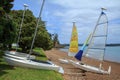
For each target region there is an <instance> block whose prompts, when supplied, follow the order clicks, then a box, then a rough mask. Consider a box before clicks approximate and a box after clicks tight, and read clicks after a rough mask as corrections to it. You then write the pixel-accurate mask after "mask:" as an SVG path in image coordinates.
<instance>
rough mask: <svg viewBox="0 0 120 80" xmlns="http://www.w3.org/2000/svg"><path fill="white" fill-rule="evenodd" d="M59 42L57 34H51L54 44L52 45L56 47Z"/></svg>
mask: <svg viewBox="0 0 120 80" xmlns="http://www.w3.org/2000/svg"><path fill="white" fill-rule="evenodd" d="M59 44H60V43H59V40H58V34H56V33H55V34H54V36H53V45H54V47H56V46H57V45H59Z"/></svg>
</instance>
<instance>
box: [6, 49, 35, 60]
mask: <svg viewBox="0 0 120 80" xmlns="http://www.w3.org/2000/svg"><path fill="white" fill-rule="evenodd" d="M5 56H8V57H12V58H15V59H27V57H28V56H29V54H26V53H20V52H15V51H5ZM30 59H35V56H33V55H30Z"/></svg>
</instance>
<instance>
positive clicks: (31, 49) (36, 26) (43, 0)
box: [28, 0, 45, 59]
mask: <svg viewBox="0 0 120 80" xmlns="http://www.w3.org/2000/svg"><path fill="white" fill-rule="evenodd" d="M44 3H45V0H43V2H42V5H41V9H40V13H39V18H38V20H37V25H36V29H35V33H34V37H33V41H32V45H31V48H30V52H29V56H28V59H29V58H30V54H31V53H32V48H33V45H34V42H35V37H36V34H37V29H38V26H39V21H40V19H41V14H42V10H43V6H44Z"/></svg>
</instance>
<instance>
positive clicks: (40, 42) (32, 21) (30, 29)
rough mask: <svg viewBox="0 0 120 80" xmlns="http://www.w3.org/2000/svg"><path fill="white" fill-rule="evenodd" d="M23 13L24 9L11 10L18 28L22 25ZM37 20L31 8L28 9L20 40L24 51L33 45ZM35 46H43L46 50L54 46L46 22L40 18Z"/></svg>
mask: <svg viewBox="0 0 120 80" xmlns="http://www.w3.org/2000/svg"><path fill="white" fill-rule="evenodd" d="M22 13H23V10H18V11H15V10H14V11H12V12H11V15H12V16H13V18H14V22H15V23H16V25H17V28H19V26H20V22H21V19H22ZM36 20H37V19H36V18H35V17H34V15H33V13H32V12H31V11H30V10H26V13H25V17H24V21H23V27H22V32H21V37H20V41H19V45H20V47H21V48H22V51H23V52H26V51H28V50H29V49H30V47H31V44H32V39H33V36H34V31H35V28H36ZM18 32H19V31H18ZM34 47H41V48H43V49H45V50H46V49H51V48H52V40H51V38H50V36H49V33H48V32H47V30H46V28H45V23H44V22H43V21H42V20H40V23H39V28H38V31H37V36H36V38H35V43H34Z"/></svg>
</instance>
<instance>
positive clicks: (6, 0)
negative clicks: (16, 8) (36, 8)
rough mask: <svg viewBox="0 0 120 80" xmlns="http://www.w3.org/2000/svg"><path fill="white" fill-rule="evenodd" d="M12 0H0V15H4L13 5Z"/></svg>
mask: <svg viewBox="0 0 120 80" xmlns="http://www.w3.org/2000/svg"><path fill="white" fill-rule="evenodd" d="M13 1H14V0H0V16H4V15H5V13H9V12H10V10H11V8H12V7H13V4H12V2H13Z"/></svg>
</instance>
